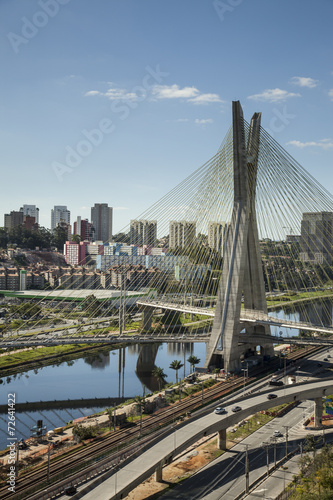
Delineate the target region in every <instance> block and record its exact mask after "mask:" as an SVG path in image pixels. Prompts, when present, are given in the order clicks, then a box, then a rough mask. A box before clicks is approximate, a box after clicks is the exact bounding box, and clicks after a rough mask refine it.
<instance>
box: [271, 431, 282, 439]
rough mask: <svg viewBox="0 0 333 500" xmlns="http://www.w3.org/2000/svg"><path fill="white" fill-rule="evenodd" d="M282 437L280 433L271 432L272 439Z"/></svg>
mask: <svg viewBox="0 0 333 500" xmlns="http://www.w3.org/2000/svg"><path fill="white" fill-rule="evenodd" d="M282 436H283V434H282V432H280V431H274V432H273V437H276V438H279V437H282Z"/></svg>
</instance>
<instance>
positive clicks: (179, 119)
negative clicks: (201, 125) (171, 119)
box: [176, 118, 189, 123]
mask: <svg viewBox="0 0 333 500" xmlns="http://www.w3.org/2000/svg"><path fill="white" fill-rule="evenodd" d="M188 121H189V119H188V118H178V120H176V122H178V123H182V122H188Z"/></svg>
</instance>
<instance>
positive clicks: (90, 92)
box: [84, 90, 103, 96]
mask: <svg viewBox="0 0 333 500" xmlns="http://www.w3.org/2000/svg"><path fill="white" fill-rule="evenodd" d="M84 95H85V96H90V95H103V94H102V93H101V92H98V90H89V92H86V93H85V94H84Z"/></svg>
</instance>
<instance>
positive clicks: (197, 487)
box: [161, 401, 333, 500]
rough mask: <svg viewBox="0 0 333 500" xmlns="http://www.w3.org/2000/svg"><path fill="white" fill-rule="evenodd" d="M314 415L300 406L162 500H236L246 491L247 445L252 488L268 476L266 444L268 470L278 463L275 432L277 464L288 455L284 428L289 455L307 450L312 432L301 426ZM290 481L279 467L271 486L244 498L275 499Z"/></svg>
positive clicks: (332, 432)
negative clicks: (296, 451)
mask: <svg viewBox="0 0 333 500" xmlns="http://www.w3.org/2000/svg"><path fill="white" fill-rule="evenodd" d="M311 414H313V402H310V401H304V402H301V403H300V404H299V405H298V406H297V407H296V408H294V409H293V410H291V411H289V412H288V413H287V414H286V415H285V416H283V417H280V418H276V419H274V420H272V421H271V422H269V423H268V424H266V425H265V426H263V427H261V428H260V429H259V430H258V431H256V432H254V433H253V434H251V435H250V436H248V437H247V438H245V439H244V440H243V441H242V442H241V443H239V444H237V445H235V446H234V447H233V448H232V449H231V450H230V451H228V452H226V453H224V454H223V455H222V456H221V457H219V458H218V459H216V460H214V461H213V462H212V463H210V464H209V465H208V466H206V467H205V468H203V469H201V470H200V471H199V472H198V473H197V474H195V475H193V476H192V477H190V478H189V479H187V480H186V482H185V483H180V484H179V485H178V486H177V487H176V488H174V489H172V490H171V491H170V492H169V493H166V494H165V495H163V496H162V497H161V498H163V500H174V499H181V500H187V499H188V498H191V500H199V499H207V500H219V499H221V498H223V499H224V500H234V499H236V498H238V496H240V495H241V494H242V493H243V492H244V491H245V450H246V445H247V446H248V457H249V484H250V486H251V484H253V483H254V481H256V480H257V479H258V478H260V477H261V476H263V475H265V473H266V472H267V449H266V444H264V443H268V457H269V467H270V468H271V467H272V466H273V465H274V463H275V457H274V448H275V445H274V437H273V433H274V431H275V430H277V431H280V432H281V434H283V436H282V437H279V438H276V461H277V462H278V461H279V460H281V459H282V458H283V457H284V456H285V453H286V440H285V433H286V429H285V426H287V427H288V453H289V452H290V451H293V450H296V449H297V450H299V449H300V448H299V447H300V443H302V444H303V446H304V440H305V436H306V435H307V434H309V432H310V431H308V430H306V429H304V427H303V423H302V422H303V421H304V420H305V419H306V418H307V417H308V416H309V415H311ZM311 434H314V435H317V436H319V437H322V431H311ZM325 434H326V435H325V440H326V441H327V442H328V441H329V440H333V429H329V430H327V431H326V432H325ZM296 462H297V461H296ZM296 467H297V463H296ZM281 479H282V481H281ZM289 480H290V473H289V471H288V469H286V470H283V469H282V467H279V468H278V470H277V474H276V476H275V479H271V480H270V485H269V486H268V485H266V486H263V485H258V486H257V487H256V488H255V489H254V491H257V493H253V495H251V494H250V495H248V496H246V497H245V498H258V496H259V497H261V496H263V493H265V491H266V494H265V498H268V497H270V496H271V498H275V497H276V496H277V495H278V494H279V493H281V491H283V489H284V487H285V485H286V484H287V483H288V481H289ZM273 491H274V494H273ZM258 492H259V494H258ZM260 493H261V494H260Z"/></svg>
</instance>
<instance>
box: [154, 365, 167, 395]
mask: <svg viewBox="0 0 333 500" xmlns="http://www.w3.org/2000/svg"><path fill="white" fill-rule="evenodd" d="M152 375H153V377H156V378H157V380H158V387H159V390H161V384H162V382H163V383H164V382H165V380H164V379H165V378H166V377H167V375H166V374H165V373H164V371H163V368H161V367H160V366H155V368H154V369H153V371H152Z"/></svg>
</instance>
